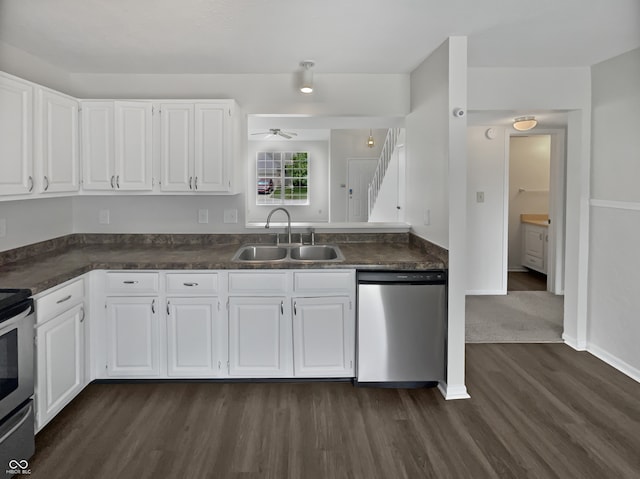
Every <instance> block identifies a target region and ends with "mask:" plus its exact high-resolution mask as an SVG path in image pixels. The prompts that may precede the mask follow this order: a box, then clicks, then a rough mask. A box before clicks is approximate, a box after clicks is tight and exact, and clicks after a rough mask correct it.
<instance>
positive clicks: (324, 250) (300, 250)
mask: <svg viewBox="0 0 640 479" xmlns="http://www.w3.org/2000/svg"><path fill="white" fill-rule="evenodd" d="M289 255H290V256H291V259H292V260H294V261H342V260H343V259H344V257H343V256H342V253H341V252H340V250H339V249H338V247H337V246H333V245H328V244H322V245H301V246H292V247H291V248H290V249H289Z"/></svg>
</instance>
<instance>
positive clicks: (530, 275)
mask: <svg viewBox="0 0 640 479" xmlns="http://www.w3.org/2000/svg"><path fill="white" fill-rule="evenodd" d="M546 290H547V275H546V274H542V273H538V272H537V271H532V270H529V271H523V272H521V271H509V272H508V273H507V291H546Z"/></svg>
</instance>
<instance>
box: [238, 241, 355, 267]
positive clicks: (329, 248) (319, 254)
mask: <svg viewBox="0 0 640 479" xmlns="http://www.w3.org/2000/svg"><path fill="white" fill-rule="evenodd" d="M232 261H239V262H255V263H257V262H261V263H269V262H282V261H291V262H294V263H295V262H298V261H307V262H311V261H321V262H337V261H344V256H343V255H342V252H341V251H340V249H339V248H338V247H337V246H334V245H325V244H323V245H287V246H275V245H246V246H242V247H241V248H240V249H239V250H238V251H236V254H235V255H234V256H233V258H232Z"/></svg>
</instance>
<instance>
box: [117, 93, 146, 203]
mask: <svg viewBox="0 0 640 479" xmlns="http://www.w3.org/2000/svg"><path fill="white" fill-rule="evenodd" d="M151 127H152V106H151V104H150V103H145V102H134V101H116V102H115V134H114V136H115V165H116V168H115V170H116V171H115V174H116V178H115V186H116V189H118V190H140V191H142V190H151V189H152V157H151Z"/></svg>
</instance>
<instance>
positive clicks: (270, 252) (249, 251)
mask: <svg viewBox="0 0 640 479" xmlns="http://www.w3.org/2000/svg"><path fill="white" fill-rule="evenodd" d="M286 257H287V248H283V247H282V246H271V245H257V246H251V245H248V246H243V247H242V248H240V249H239V250H238V251H237V252H236V254H235V255H234V257H233V261H280V260H283V259H285V258H286Z"/></svg>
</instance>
